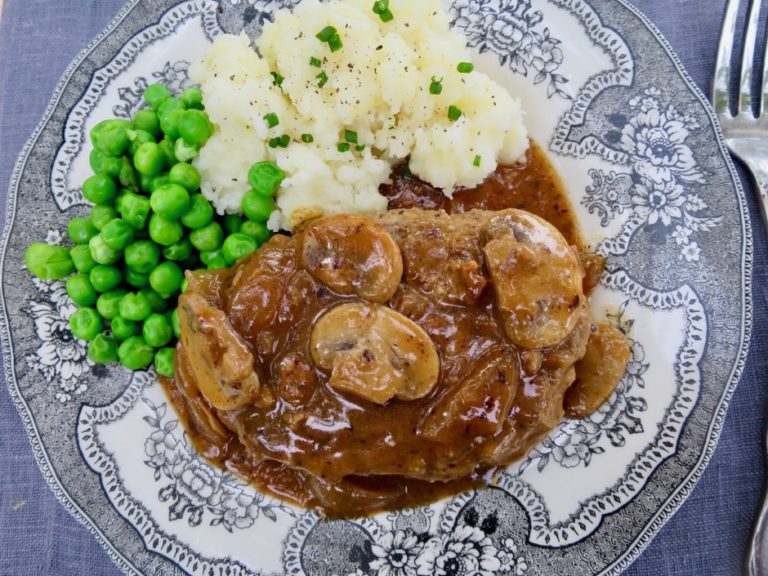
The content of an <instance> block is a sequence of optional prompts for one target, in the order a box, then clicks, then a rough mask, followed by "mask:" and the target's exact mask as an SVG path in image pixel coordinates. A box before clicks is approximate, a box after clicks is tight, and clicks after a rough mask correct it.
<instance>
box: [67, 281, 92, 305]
mask: <svg viewBox="0 0 768 576" xmlns="http://www.w3.org/2000/svg"><path fill="white" fill-rule="evenodd" d="M66 288H67V296H69V297H70V299H71V300H72V302H74V303H75V304H77V305H78V306H93V305H94V304H96V300H97V299H98V297H99V295H98V294H97V293H96V290H95V289H94V287H93V285H92V284H91V281H90V280H89V279H88V276H86V275H85V274H75V275H74V276H70V277H69V278H67V284H66Z"/></svg>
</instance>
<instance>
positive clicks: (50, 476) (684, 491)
mask: <svg viewBox="0 0 768 576" xmlns="http://www.w3.org/2000/svg"><path fill="white" fill-rule="evenodd" d="M144 1H145V0H128V2H126V4H125V5H123V7H122V8H121V9H120V10H119V11H118V12H117V14H116V15H115V16H114V17H113V18H112V19H111V20H110V22H109V23H108V24H107V25H106V26H105V27H104V28H103V29H102V30H101V31H100V32H99V33H98V34H97V35H96V36H95V37H94V39H93V40H91V42H89V43H88V44H87V45H86V47H85V48H83V49H82V50H81V51H80V52H79V53H78V54H77V55H76V56H75V57H74V58H73V59H72V60H71V61H70V63H69V64H68V66H67V67H66V68H65V70H64V72H63V73H62V74H61V76H60V77H59V79H58V81H57V83H56V87H55V88H54V90H53V92H52V95H51V98H50V100H49V101H48V104H47V105H46V107H45V110H44V112H43V113H42V116H41V119H40V120H39V121H38V123H37V125H36V127H35V129H34V130H33V132H32V134H31V135H30V137H29V138H28V139H27V140H26V141H25V143H24V146H23V147H22V149H21V151H20V152H19V155H18V157H17V159H16V161H15V163H14V165H13V169H12V171H11V178H10V181H9V185H8V192H7V198H6V201H5V208H6V214H5V219H4V222H3V232H2V237H0V312H1V313H0V343H1V344H2V349H3V358H2V362H3V373H4V377H5V381H6V386H7V388H8V391H9V394H10V397H11V399H12V400H13V404H14V405H15V407H16V410H17V412H18V414H19V417H20V418H21V420H22V423H23V425H24V429H25V431H26V434H27V438H28V440H29V442H30V445H31V447H32V452H33V455H34V458H35V462H36V463H37V465H38V468H39V469H40V471H41V473H42V475H43V478H44V479H45V481H46V484H48V487H49V488H50V489H51V491H52V492H53V494H54V496H55V497H56V499H57V500H58V501H59V502H60V503H61V504H62V506H64V508H65V509H66V510H67V511H68V512H69V513H70V514H71V515H72V516H73V517H74V518H75V519H77V520H78V521H79V522H80V523H81V524H82V525H83V526H85V528H86V529H87V530H88V531H89V532H90V533H91V534H92V535H93V536H94V537H95V539H96V541H97V542H98V543H99V544H100V545H101V547H102V548H103V549H104V550H105V552H106V553H107V555H108V556H109V557H110V559H111V560H112V561H113V562H114V563H115V564H116V565H117V567H118V568H119V569H121V570H122V571H123V572H125V573H126V574H132V575H137V576H141V575H142V572H141V571H140V570H139V569H138V568H137V567H136V566H135V565H134V564H133V563H132V562H131V561H130V559H128V558H127V557H126V556H125V555H124V554H123V553H122V552H121V551H120V550H119V549H118V547H117V545H116V544H115V543H114V542H112V541H111V540H110V539H109V538H108V537H107V536H106V535H105V534H104V533H103V532H102V530H101V529H100V528H99V527H98V526H97V524H96V522H95V521H94V520H93V519H92V518H91V517H90V516H89V515H88V514H87V513H86V511H85V510H83V509H82V508H81V506H80V505H79V504H78V503H77V502H76V501H75V499H74V497H73V496H71V495H70V494H69V492H68V490H67V489H66V487H65V486H64V485H63V484H62V482H61V480H60V478H59V476H58V474H56V472H55V470H54V469H53V466H52V463H51V460H50V458H49V455H48V448H46V447H45V446H44V445H43V443H42V440H41V438H40V436H39V433H38V429H37V423H36V420H35V418H34V415H33V414H32V411H31V409H30V407H29V405H28V403H27V402H26V400H25V399H24V397H23V395H22V394H21V391H20V389H19V387H18V381H17V379H16V370H15V364H14V356H15V355H14V345H13V341H12V338H11V329H10V318H9V313H8V310H7V307H6V300H5V289H4V281H5V268H4V265H5V262H6V256H7V251H8V245H9V243H10V239H11V231H12V229H13V226H14V223H15V220H16V215H17V204H18V202H17V200H18V198H17V196H18V192H19V185H20V181H21V175H22V173H23V171H24V169H25V167H26V164H27V161H28V160H29V156H30V153H31V151H32V149H33V148H34V146H35V145H36V144H37V142H38V141H39V138H40V136H41V134H42V132H43V130H44V129H45V128H46V126H47V125H48V124H49V122H50V121H51V119H52V116H53V113H54V112H55V110H56V107H57V106H58V104H59V102H60V100H61V97H62V95H63V93H64V91H65V89H66V87H67V86H68V84H69V83H70V81H71V80H72V77H73V75H74V74H75V72H76V71H77V69H78V68H79V67H80V65H81V64H82V63H83V62H84V61H85V59H86V58H87V57H88V56H89V55H90V54H91V53H92V52H93V51H94V50H95V49H96V48H97V47H98V46H99V45H100V44H101V43H102V42H103V41H104V40H106V39H107V38H108V37H109V36H110V35H111V34H112V33H113V32H114V31H115V30H116V29H117V28H118V26H119V25H120V24H121V23H122V22H123V21H124V20H125V19H126V18H127V17H128V16H129V15H130V13H131V12H132V11H133V10H134V9H135V8H136V7H137V6H138V5H139V4H141V3H142V2H144ZM180 1H181V0H177V2H176V3H179V2H180ZM585 1H586V2H587V3H588V4H590V5H591V3H590V2H589V0H585ZM617 1H618V3H619V4H620V5H621V6H623V7H624V8H626V9H627V10H629V11H630V12H631V13H632V15H634V16H635V17H636V18H638V20H640V22H641V23H642V24H643V26H645V28H646V29H647V30H648V31H649V32H650V33H651V36H652V37H653V39H654V40H655V41H656V42H657V43H658V44H659V45H660V46H661V47H662V49H663V51H664V52H665V53H666V55H667V56H668V57H669V58H670V60H671V62H672V63H673V65H674V68H675V71H676V73H677V74H678V75H679V77H680V78H681V79H682V81H683V83H684V84H685V86H686V88H687V90H688V92H689V93H690V94H692V95H693V96H694V97H695V98H696V100H697V101H698V102H699V103H701V105H702V108H703V110H704V112H705V113H706V115H707V118H708V120H709V123H710V126H711V128H712V129H713V130H714V132H715V135H716V141H717V147H718V150H719V152H720V155H721V157H722V158H723V159H724V160H725V166H726V167H727V169H728V174H729V177H730V180H731V182H733V184H734V187H735V192H736V198H737V200H738V208H739V216H740V218H739V220H740V224H741V228H742V242H741V254H740V268H741V271H742V293H741V296H742V298H741V301H742V306H741V330H740V338H739V343H738V354H737V356H736V358H735V361H734V364H733V366H732V368H731V371H730V374H729V375H728V378H727V382H726V383H725V386H724V388H723V391H722V393H721V394H720V397H719V398H718V400H717V404H716V406H715V407H714V416H713V418H712V420H711V421H710V422H709V425H708V427H707V431H706V435H705V437H704V446H703V447H702V450H701V452H700V453H699V455H698V458H697V459H696V462H695V464H694V466H693V468H692V469H691V470H690V471H689V472H688V474H686V476H685V478H684V479H683V481H682V482H681V483H680V484H679V485H678V486H677V488H676V489H675V490H674V491H673V492H672V493H671V494H670V495H669V496H668V497H667V499H666V500H665V501H664V502H663V504H662V505H661V506H660V507H659V508H658V509H657V510H656V512H655V513H654V514H653V515H652V516H651V517H650V518H649V520H648V521H647V522H646V523H645V525H644V526H643V528H642V530H641V531H640V532H639V533H638V534H637V535H636V537H635V538H634V540H633V541H632V542H631V543H630V544H629V547H628V548H627V549H626V550H625V551H624V553H623V554H622V555H621V556H620V557H618V558H616V560H614V561H613V562H612V563H611V564H609V565H607V566H606V567H604V568H603V570H602V571H601V572H599V574H600V575H601V576H607V575H616V574H619V573H620V572H622V571H624V570H625V569H626V568H627V567H628V566H629V565H630V564H632V563H633V562H634V561H635V560H636V559H637V557H638V556H639V555H640V554H642V552H643V551H644V550H645V549H646V548H647V547H648V545H649V544H650V543H651V542H652V540H653V539H654V538H655V537H656V536H657V535H658V534H659V532H660V530H661V528H662V527H663V526H664V525H665V524H666V523H667V522H668V521H669V520H670V518H671V517H672V516H673V515H674V514H675V513H676V512H677V511H678V510H679V509H680V507H681V506H682V504H683V503H684V502H685V500H686V499H687V498H688V496H689V495H690V494H691V492H692V491H693V489H694V488H695V486H696V485H697V484H698V482H699V480H700V479H701V477H702V475H703V473H704V471H705V470H706V468H707V466H708V465H709V462H710V461H711V458H712V456H713V454H714V451H715V449H716V447H717V444H718V442H719V439H720V436H721V434H722V431H723V423H724V421H725V416H726V414H727V411H728V408H729V405H730V400H731V398H732V397H733V394H734V393H735V391H736V388H737V387H738V384H739V382H740V380H741V377H742V375H743V371H744V367H745V365H746V361H747V358H748V356H749V348H750V342H751V336H752V328H753V326H752V321H753V301H752V300H753V298H752V276H753V267H754V244H753V230H752V224H751V217H750V214H749V205H748V203H747V198H746V191H745V189H744V186H743V185H742V181H741V178H740V177H739V175H738V173H737V172H736V169H735V162H734V160H733V158H732V157H731V155H730V153H729V152H728V150H727V148H726V145H725V137H724V135H723V132H722V128H721V126H720V123H719V120H718V119H717V116H716V114H715V112H714V110H713V109H712V105H711V103H710V101H709V99H708V98H707V97H706V95H705V94H704V92H703V91H702V89H701V88H699V86H698V85H697V84H696V83H695V82H694V81H693V79H692V78H691V76H690V74H689V73H688V71H687V70H686V68H685V67H684V65H683V63H682V61H681V60H680V58H679V56H678V55H677V53H676V52H675V50H674V49H673V48H672V46H671V44H670V43H669V41H668V40H667V39H666V37H665V36H664V35H663V34H662V32H661V31H660V30H659V28H658V27H657V26H656V25H655V24H654V23H653V22H652V21H651V20H650V19H649V18H648V17H647V16H646V15H645V14H644V13H643V12H642V11H641V10H640V9H639V8H637V7H636V6H635V5H634V4H633V3H632V2H631V1H630V0H617ZM593 9H594V7H593ZM596 13H597V14H598V15H599V16H601V17H602V15H601V13H600V12H598V11H597V10H596ZM617 32H618V33H619V34H621V31H620V30H618V31H617ZM65 121H66V120H65ZM80 410H82V407H81V408H80ZM99 484H100V485H101V487H102V489H103V488H104V486H103V481H102V478H101V477H99Z"/></svg>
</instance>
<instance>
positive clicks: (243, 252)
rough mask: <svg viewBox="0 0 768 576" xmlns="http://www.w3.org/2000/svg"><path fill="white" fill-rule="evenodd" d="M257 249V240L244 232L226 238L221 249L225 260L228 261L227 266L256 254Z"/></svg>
mask: <svg viewBox="0 0 768 576" xmlns="http://www.w3.org/2000/svg"><path fill="white" fill-rule="evenodd" d="M256 248H258V245H257V244H256V240H254V239H253V238H251V237H250V236H248V235H247V234H243V233H242V232H235V233H234V234H230V235H229V236H227V237H226V239H225V240H224V244H223V245H222V247H221V253H222V255H223V256H224V260H226V261H227V265H229V266H231V265H232V264H234V263H235V262H237V261H238V260H240V259H241V258H245V257H246V256H248V255H249V254H252V253H253V252H255V251H256Z"/></svg>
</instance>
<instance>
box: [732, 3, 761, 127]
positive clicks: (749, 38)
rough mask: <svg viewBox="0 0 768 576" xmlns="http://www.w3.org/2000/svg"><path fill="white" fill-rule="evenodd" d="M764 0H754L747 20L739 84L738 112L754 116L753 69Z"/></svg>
mask: <svg viewBox="0 0 768 576" xmlns="http://www.w3.org/2000/svg"><path fill="white" fill-rule="evenodd" d="M762 8H763V0H752V6H751V7H750V9H749V20H748V22H747V34H746V36H745V37H744V53H743V57H742V60H741V83H740V84H739V86H740V88H739V105H738V106H737V111H736V112H737V114H746V115H747V116H750V117H754V113H753V112H752V77H753V74H752V71H753V70H754V69H755V50H756V48H757V26H758V22H759V18H760V12H761V10H762Z"/></svg>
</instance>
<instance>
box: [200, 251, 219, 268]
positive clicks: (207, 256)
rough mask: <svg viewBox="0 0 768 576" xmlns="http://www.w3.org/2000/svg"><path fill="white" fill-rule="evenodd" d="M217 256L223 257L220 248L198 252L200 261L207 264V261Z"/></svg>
mask: <svg viewBox="0 0 768 576" xmlns="http://www.w3.org/2000/svg"><path fill="white" fill-rule="evenodd" d="M219 256H221V257H223V254H222V253H221V250H208V251H207V252H200V262H202V263H203V264H205V265H206V266H208V263H209V262H210V261H211V260H213V259H214V258H218V257H219Z"/></svg>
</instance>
